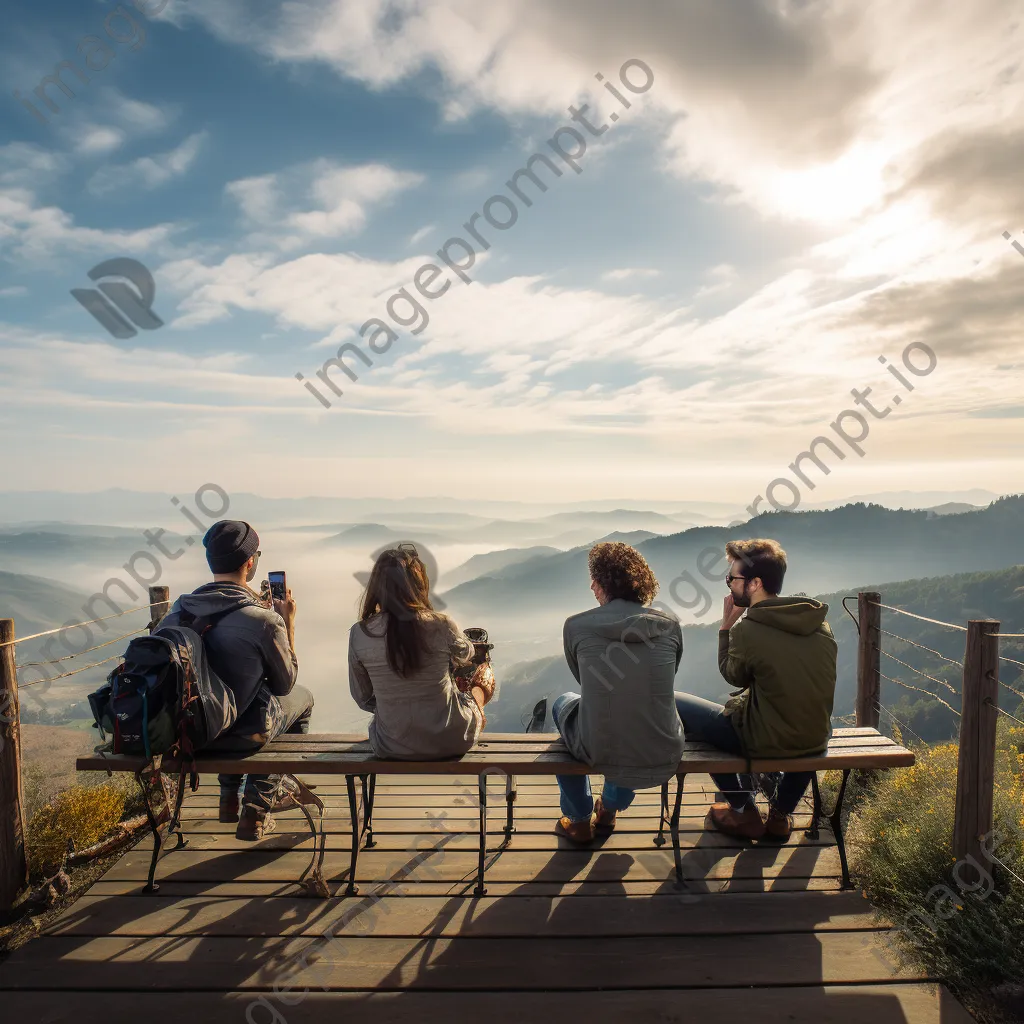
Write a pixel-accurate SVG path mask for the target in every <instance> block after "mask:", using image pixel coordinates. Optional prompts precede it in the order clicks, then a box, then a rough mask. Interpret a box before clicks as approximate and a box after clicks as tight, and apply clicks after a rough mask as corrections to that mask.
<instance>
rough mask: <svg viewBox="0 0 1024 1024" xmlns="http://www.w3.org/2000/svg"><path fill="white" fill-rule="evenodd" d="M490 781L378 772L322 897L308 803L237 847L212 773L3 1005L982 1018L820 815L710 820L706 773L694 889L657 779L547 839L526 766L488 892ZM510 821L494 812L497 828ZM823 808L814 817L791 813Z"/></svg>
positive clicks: (26, 957)
mask: <svg viewBox="0 0 1024 1024" xmlns="http://www.w3.org/2000/svg"><path fill="white" fill-rule="evenodd" d="M317 781H318V782H319V783H320V785H319V788H318V790H317V792H318V794H319V795H320V796H321V797H323V798H324V799H325V800H326V802H327V804H328V813H329V816H328V819H327V830H328V837H327V856H326V859H325V862H324V875H325V877H326V878H327V879H328V880H329V885H330V888H331V891H332V893H336V894H340V893H341V892H343V891H344V886H345V882H346V880H347V878H346V875H347V870H348V860H349V856H348V850H349V839H350V834H349V824H348V810H347V803H346V799H345V795H344V783H343V781H342V780H340V779H339V778H338V777H337V776H329V777H322V778H321V779H319V780H317ZM475 781H476V780H475V779H469V778H452V777H451V776H435V777H426V776H420V777H413V778H408V779H402V778H400V777H393V778H392V779H391V780H386V779H382V780H381V781H380V782H379V784H378V787H377V797H376V805H375V809H374V835H375V839H376V845H375V847H374V848H373V849H371V850H367V851H365V852H363V853H362V854H361V856H360V858H359V882H360V888H361V892H360V895H358V896H354V897H349V898H336V899H331V900H327V901H323V900H316V899H310V898H307V897H303V896H300V895H298V894H297V888H296V886H295V884H294V880H295V879H296V878H297V877H298V875H299V874H300V872H301V871H302V869H303V867H305V865H306V864H308V861H309V844H310V842H311V840H310V839H309V835H308V832H306V831H305V823H304V821H303V819H302V818H301V817H300V816H299V815H298V814H297V812H291V813H289V814H285V815H281V816H280V817H279V818H278V830H277V832H276V833H275V834H274V835H273V836H271V837H269V838H268V839H265V840H264V841H262V842H261V843H258V844H253V845H250V844H243V843H239V842H237V841H236V840H235V838H234V826H233V825H222V824H220V823H219V822H218V821H217V790H216V784H215V782H213V780H204V783H205V784H204V785H203V786H201V787H200V789H199V791H198V792H197V793H195V794H191V795H190V796H189V797H188V798H187V800H186V802H185V812H184V814H183V824H184V829H185V833H186V835H187V836H188V837H189V845H188V846H187V847H186V848H184V849H181V850H175V851H172V852H170V853H168V854H166V856H165V857H164V858H163V859H162V860H161V864H160V879H161V888H160V892H159V893H158V894H157V895H144V894H143V893H142V887H143V885H144V884H145V880H146V872H147V869H148V862H149V852H148V848H149V840H148V839H147V840H144V841H143V843H142V844H141V845H140V846H139V847H138V848H137V849H135V850H133V851H130V852H128V853H127V854H125V856H123V857H122V858H121V859H120V860H119V861H118V862H117V863H116V864H115V865H114V866H113V867H112V868H111V869H110V870H109V871H108V872H107V873H106V874H105V875H104V876H103V878H102V879H100V880H99V881H98V882H97V883H96V884H95V885H94V886H93V887H92V888H91V889H90V891H89V893H88V894H87V895H86V896H84V897H83V898H81V899H80V900H78V902H77V903H75V904H74V906H72V907H71V908H70V909H69V910H68V911H67V912H66V913H65V914H64V915H63V916H62V917H61V918H60V919H59V920H58V921H56V922H55V923H54V924H53V925H52V926H51V927H50V928H49V929H48V930H47V932H46V934H45V935H43V936H41V937H40V938H39V939H36V940H35V941H33V942H30V943H29V944H28V945H27V946H25V947H23V948H22V949H20V950H18V951H17V952H16V953H15V954H14V955H12V956H11V958H10V959H9V960H7V961H6V962H5V963H4V964H3V965H0V991H2V996H0V999H2V1002H3V1006H4V1009H5V1018H6V1019H8V1020H39V1021H43V1022H49V1024H58V1022H65V1021H67V1022H71V1021H75V1022H77V1024H93V1022H99V1021H101V1020H102V1021H103V1022H104V1024H106V1022H109V1021H111V1020H114V1021H120V1020H127V1019H135V1020H139V1019H144V1018H145V1017H147V1016H148V1017H153V1018H156V1017H157V1015H159V1017H160V1018H161V1019H165V1018H168V1017H171V1018H175V1017H176V1018H179V1019H182V1020H186V1021H187V1022H188V1024H208V1022H209V1024H212V1022H214V1021H216V1022H218V1024H220V1022H223V1021H231V1020H237V1021H239V1022H240V1024H241V1022H243V1021H247V1022H248V1024H283V1022H287V1024H301V1022H313V1021H316V1022H320V1021H323V1022H326V1021H331V1022H332V1024H333V1022H336V1021H338V1020H343V1021H345V1022H346V1024H348V1022H352V1024H363V1022H366V1024H370V1022H373V1024H391V1022H395V1024H397V1022H409V1024H412V1022H416V1024H421V1022H423V1021H435V1020H438V1021H440V1020H447V1019H451V1018H452V1017H453V1016H454V1015H459V1016H472V1017H474V1018H479V1019H481V1020H483V1021H485V1022H486V1024H506V1022H508V1024H511V1022H513V1021H514V1022H517V1024H518V1022H521V1021H524V1020H526V1021H530V1022H532V1024H546V1022H548V1021H562V1020H564V1019H572V1018H574V1017H577V1016H580V1015H582V1016H583V1017H584V1018H585V1019H586V1020H587V1021H588V1022H589V1021H597V1022H604V1021H609V1022H610V1021H613V1020H614V1021H616V1022H621V1021H623V1020H629V1021H633V1020H639V1021H660V1022H664V1024H668V1022H676V1021H678V1022H683V1021H692V1020H700V1019H702V1018H705V1017H706V1018H711V1019H724V1018H726V1017H728V1016H731V1015H737V1016H747V1015H751V1016H756V1019H757V1020H758V1022H759V1024H782V1022H790V1021H822V1022H826V1021H827V1022H836V1024H840V1022H842V1024H846V1022H854V1021H856V1022H863V1021H871V1022H872V1024H900V1022H907V1024H933V1022H942V1024H968V1022H969V1021H970V1020H971V1018H970V1017H969V1016H968V1015H967V1014H966V1012H965V1011H964V1010H963V1009H962V1008H961V1007H960V1006H959V1004H957V1003H956V1001H955V1000H953V999H952V997H951V996H949V994H948V993H946V992H945V991H944V990H943V989H942V988H941V986H938V985H936V984H933V983H932V982H931V979H929V978H927V977H925V976H922V975H918V974H915V973H913V972H911V971H900V970H898V969H896V968H895V967H894V966H893V963H892V961H893V960H894V954H892V953H888V947H887V942H886V940H887V930H886V928H885V927H884V926H883V925H882V924H880V923H879V921H878V920H877V918H876V916H875V915H874V914H873V912H872V910H871V907H870V905H869V904H868V903H867V902H866V901H865V900H864V899H863V898H862V897H861V896H860V894H859V893H852V892H840V891H839V887H840V868H839V858H838V855H837V851H836V849H835V847H834V846H833V845H832V844H831V841H830V837H829V835H828V833H827V831H823V832H822V833H821V838H820V839H819V840H817V841H814V842H811V841H809V840H808V839H807V838H806V836H805V835H804V834H803V832H802V831H798V832H796V833H794V836H793V839H792V840H791V841H790V843H789V844H787V845H785V846H782V847H779V846H775V845H772V846H769V845H758V846H751V845H746V846H744V845H743V844H740V843H736V842H734V841H731V840H728V839H727V838H725V837H722V836H717V835H708V834H705V833H704V832H703V831H702V822H703V818H704V814H705V812H706V810H707V806H708V803H709V798H710V796H711V790H710V789H709V787H708V785H705V784H704V783H707V780H706V779H705V778H704V777H700V776H697V777H692V776H691V777H689V778H688V779H687V782H686V792H685V794H684V807H683V815H684V817H683V823H682V826H681V827H682V843H683V850H684V858H683V870H684V875H685V877H686V878H687V880H688V886H689V887H688V889H687V890H686V891H685V892H682V893H681V892H679V891H678V890H676V888H675V887H674V885H673V863H672V853H671V849H670V848H669V849H668V850H659V849H657V848H655V846H654V845H653V836H654V833H655V831H656V829H657V825H658V793H657V791H656V790H649V791H645V792H642V793H640V794H638V795H637V799H636V802H635V803H634V805H633V806H632V807H631V808H630V809H629V811H627V812H625V813H624V814H621V815H620V822H619V826H618V827H617V829H616V831H615V832H614V833H613V834H612V835H611V836H609V837H607V838H606V839H604V840H600V839H599V840H598V841H597V842H595V844H594V846H593V847H592V848H590V849H586V850H581V849H575V848H570V846H569V844H568V843H567V842H566V841H565V840H562V839H559V838H558V837H556V836H555V835H554V833H553V832H552V827H553V824H554V820H555V818H556V817H557V815H558V812H557V807H558V794H557V787H556V785H555V783H554V780H553V779H549V778H543V777H538V778H524V779H521V780H520V782H519V799H518V802H517V809H516V824H517V828H518V831H517V833H516V834H515V835H514V836H513V837H512V841H511V843H510V844H509V846H508V847H507V848H500V846H499V844H500V842H501V839H502V836H501V833H500V831H499V832H497V834H496V835H495V836H494V849H493V850H491V851H490V853H489V854H488V869H487V887H488V895H487V896H485V897H483V898H479V899H477V898H474V897H473V895H472V890H473V885H474V881H475V872H476V861H477V853H476V842H477V840H476V827H477V826H476V823H477V808H476V806H475V804H473V803H470V801H469V800H468V799H467V797H466V796H464V795H463V794H464V792H465V791H466V790H471V789H472V788H473V787H475ZM339 783H340V784H339ZM428 817H433V818H434V819H435V820H436V819H437V818H438V817H440V818H441V820H442V827H441V828H438V827H436V826H431V825H430V824H429V822H428ZM499 818H500V819H501V820H498V819H499ZM503 818H504V815H503V814H497V813H496V814H495V822H494V828H495V829H496V830H498V829H500V826H501V824H503ZM808 819H809V815H808V814H804V815H803V817H802V818H801V817H799V816H798V819H797V825H798V829H799V827H800V826H801V825H806V822H807V820H808Z"/></svg>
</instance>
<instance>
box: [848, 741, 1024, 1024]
mask: <svg viewBox="0 0 1024 1024" xmlns="http://www.w3.org/2000/svg"><path fill="white" fill-rule="evenodd" d="M1022 747H1024V729H1015V730H1002V731H1001V733H1000V738H999V750H998V752H997V759H996V778H995V790H994V811H995V814H994V818H995V826H994V829H993V832H992V833H991V837H990V839H989V842H988V843H987V844H986V845H987V848H988V849H989V850H990V851H991V853H992V857H991V858H989V857H984V858H983V863H982V864H981V865H980V867H981V869H982V874H981V875H980V878H979V876H978V875H977V874H974V873H973V871H972V866H971V865H969V864H967V865H957V863H956V861H955V858H954V857H953V853H952V845H953V818H954V809H955V803H956V778H957V754H958V750H957V745H956V744H954V743H945V744H940V745H937V746H934V747H921V748H919V749H918V750H917V752H916V753H917V763H916V764H915V765H914V766H913V767H911V768H901V769H896V770H894V771H891V772H887V773H880V774H879V775H878V776H877V777H876V778H875V779H874V781H873V783H872V785H871V787H870V791H869V792H868V793H867V794H866V795H865V796H864V798H863V799H862V800H861V801H859V806H858V808H857V811H856V813H855V815H854V817H853V820H852V822H851V826H850V846H851V852H852V854H853V863H854V868H855V870H856V871H857V873H858V875H859V877H860V879H861V882H862V884H863V886H864V888H865V890H866V893H867V895H868V896H869V897H870V898H871V900H872V902H873V903H874V904H875V906H876V907H878V909H879V910H880V911H881V912H882V913H883V914H884V915H885V916H886V917H887V918H889V919H890V920H891V921H892V922H893V924H894V925H895V926H896V928H897V931H896V942H895V945H894V950H893V959H894V961H895V962H899V961H900V960H906V961H908V962H913V963H915V964H917V965H918V966H920V967H923V968H925V969H926V970H928V971H929V972H930V973H931V974H932V975H933V976H935V977H939V978H943V979H944V980H946V981H947V982H948V983H949V984H950V985H951V987H952V988H953V989H954V990H956V991H957V992H958V993H959V994H960V995H962V996H964V997H965V998H966V999H967V1000H968V1001H969V1002H971V1003H976V1001H977V999H976V997H980V998H982V999H984V995H983V994H985V993H988V992H991V990H993V989H994V988H996V987H997V986H1004V987H1005V986H1008V985H1009V986H1012V985H1020V984H1024V968H1022V966H1021V958H1020V949H1021V947H1022V945H1024V884H1022V883H1021V882H1020V881H1019V880H1018V879H1017V878H1014V875H1017V876H1020V877H1024V802H1022V798H1024V754H1022V753H1021V748H1022ZM996 858H997V859H998V860H999V861H1002V863H1003V865H1005V868H1004V867H1002V866H1001V865H999V864H997V863H996V860H995V859H996ZM993 1019H995V1018H993Z"/></svg>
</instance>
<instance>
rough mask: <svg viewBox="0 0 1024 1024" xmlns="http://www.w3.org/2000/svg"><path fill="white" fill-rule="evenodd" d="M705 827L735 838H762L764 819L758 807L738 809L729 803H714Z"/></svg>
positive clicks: (705, 820)
mask: <svg viewBox="0 0 1024 1024" xmlns="http://www.w3.org/2000/svg"><path fill="white" fill-rule="evenodd" d="M704 828H706V829H708V830H709V831H710V830H711V829H715V830H717V831H719V832H723V833H724V834H725V835H727V836H732V837H733V838H735V839H761V838H762V837H763V836H764V821H763V820H762V819H761V812H760V811H759V810H758V809H757V808H756V807H746V808H744V809H743V810H742V811H737V810H734V809H733V808H732V806H731V805H729V804H712V805H711V809H710V810H709V811H708V813H707V817H706V818H705V819H704Z"/></svg>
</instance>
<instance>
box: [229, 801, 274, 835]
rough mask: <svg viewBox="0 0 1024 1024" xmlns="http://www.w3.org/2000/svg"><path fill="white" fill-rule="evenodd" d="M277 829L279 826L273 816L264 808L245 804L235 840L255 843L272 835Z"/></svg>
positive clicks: (239, 818)
mask: <svg viewBox="0 0 1024 1024" xmlns="http://www.w3.org/2000/svg"><path fill="white" fill-rule="evenodd" d="M275 828H277V824H276V822H275V821H274V817H273V815H272V814H270V813H269V812H268V811H265V810H263V809H262V808H259V807H253V806H252V805H251V804H245V805H244V806H243V807H242V813H241V814H240V815H239V817H238V827H237V828H236V829H235V838H236V839H242V840H244V841H245V842H247V843H254V842H256V841H257V840H260V839H262V838H263V837H264V836H268V835H270V833H271V832H273V831H274V829H275Z"/></svg>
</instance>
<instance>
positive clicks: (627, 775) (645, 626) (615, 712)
mask: <svg viewBox="0 0 1024 1024" xmlns="http://www.w3.org/2000/svg"><path fill="white" fill-rule="evenodd" d="M589 562H590V577H591V585H590V589H591V590H592V591H593V592H594V597H595V598H597V603H598V606H599V607H597V608H591V609H590V610H589V611H585V612H580V613H579V614H578V615H573V616H571V617H570V618H568V619H566V622H565V628H564V629H563V633H562V636H563V643H564V647H565V659H566V661H567V662H568V663H569V668H570V670H571V671H572V674H573V675H574V676H575V677H576V680H577V682H579V684H580V689H581V691H582V693H581V694H580V693H565V694H562V696H561V697H559V698H557V699H556V700H555V702H554V704H553V705H552V707H551V716H552V718H553V719H554V721H555V727H556V728H557V729H558V731H559V733H560V734H561V736H562V739H563V740H564V741H565V744H566V746H567V747H568V748H569V750H570V752H571V753H572V755H573V756H574V757H575V758H577V759H578V760H580V761H584V762H586V763H587V764H589V765H591V767H593V768H594V770H595V771H598V772H600V773H602V774H603V775H604V777H605V783H604V789H603V791H602V793H601V796H600V797H598V799H597V804H596V808H595V804H594V800H593V798H592V796H591V791H590V779H589V778H588V777H587V776H586V775H559V776H558V787H559V789H560V791H561V810H562V817H561V818H560V819H559V821H558V823H557V825H556V826H555V831H556V832H558V833H559V834H560V835H563V836H565V837H566V838H568V839H570V840H572V841H573V842H577V843H588V842H590V841H591V840H592V839H593V838H594V829H595V827H596V828H605V829H608V828H612V827H614V824H615V814H616V812H617V811H622V810H625V809H626V808H627V807H628V806H629V805H630V804H631V803H632V801H633V791H634V789H644V788H646V787H649V786H657V785H660V784H661V783H662V782H664V781H666V780H667V779H669V778H671V777H672V776H673V775H674V774H675V772H676V769H677V767H678V765H679V758H680V757H681V756H682V752H683V731H682V724H681V722H680V719H679V715H678V713H677V711H676V703H675V693H674V680H675V674H676V669H677V668H678V667H679V661H680V659H681V658H682V655H683V635H682V630H681V629H680V626H679V621H678V620H677V619H675V618H674V617H673V616H671V615H668V614H666V613H665V612H661V611H657V610H656V609H653V608H650V607H649V605H650V603H651V601H652V600H653V599H654V596H655V594H657V592H658V581H657V580H656V579H655V578H654V573H653V572H651V567H650V566H649V565H648V564H647V562H646V561H645V559H644V557H643V555H641V554H640V552H639V551H637V550H636V549H635V548H632V547H630V546H629V545H628V544H621V543H603V544H597V545H595V546H594V547H593V548H592V549H591V551H590V559H589Z"/></svg>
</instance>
